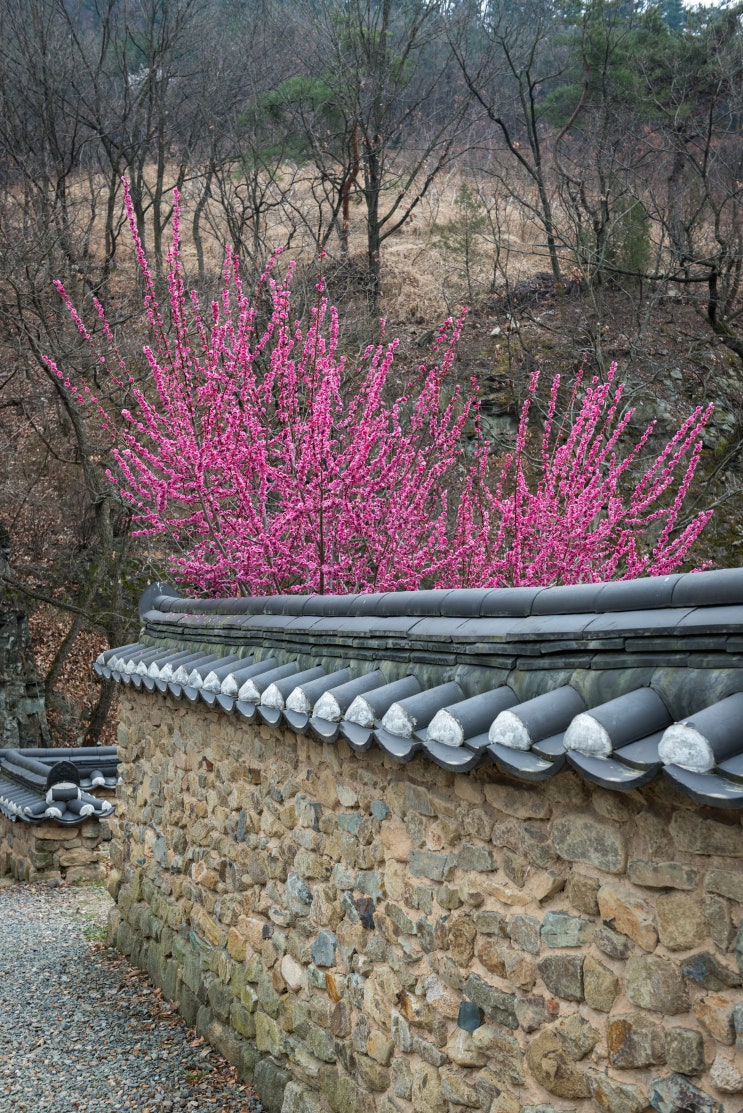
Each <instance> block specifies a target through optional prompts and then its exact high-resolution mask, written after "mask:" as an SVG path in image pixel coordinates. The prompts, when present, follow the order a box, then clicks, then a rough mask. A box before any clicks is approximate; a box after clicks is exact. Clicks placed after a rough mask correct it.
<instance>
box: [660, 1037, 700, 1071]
mask: <svg viewBox="0 0 743 1113" xmlns="http://www.w3.org/2000/svg"><path fill="white" fill-rule="evenodd" d="M666 1063H667V1064H668V1066H669V1067H670V1068H671V1070H672V1071H676V1073H677V1074H702V1073H703V1071H704V1069H705V1063H704V1039H703V1037H702V1033H701V1032H697V1031H695V1029H693V1028H669V1029H668V1030H667V1032H666Z"/></svg>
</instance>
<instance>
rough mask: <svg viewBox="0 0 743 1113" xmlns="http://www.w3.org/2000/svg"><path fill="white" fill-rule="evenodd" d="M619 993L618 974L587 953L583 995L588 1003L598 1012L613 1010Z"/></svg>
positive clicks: (584, 966)
mask: <svg viewBox="0 0 743 1113" xmlns="http://www.w3.org/2000/svg"><path fill="white" fill-rule="evenodd" d="M618 993H619V978H618V977H617V975H616V974H614V973H613V972H612V971H611V970H609V969H608V967H606V966H604V964H603V963H602V962H599V961H598V960H597V959H595V958H593V956H592V955H586V960H585V962H584V963H583V995H584V997H585V999H586V1004H587V1005H589V1006H590V1007H591V1008H592V1009H596V1010H597V1011H598V1012H602V1013H608V1012H611V1008H612V1005H613V1004H614V1001H615V999H616V997H617V994H618Z"/></svg>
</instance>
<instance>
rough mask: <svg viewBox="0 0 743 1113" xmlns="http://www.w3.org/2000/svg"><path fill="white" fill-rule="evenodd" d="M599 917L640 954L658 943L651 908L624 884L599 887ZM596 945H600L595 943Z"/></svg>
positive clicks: (650, 949) (653, 948)
mask: <svg viewBox="0 0 743 1113" xmlns="http://www.w3.org/2000/svg"><path fill="white" fill-rule="evenodd" d="M598 902H599V911H600V913H601V918H602V919H603V920H605V921H607V922H608V923H609V925H610V926H611V927H613V928H614V929H615V930H616V931H618V932H621V934H622V935H626V936H628V937H629V938H630V939H631V940H632V941H633V942H634V943H637V945H638V947H642V949H643V950H644V951H654V950H655V948H656V946H657V943H658V933H657V931H656V928H655V917H654V915H653V909H652V907H651V906H650V904H648V903H647V902H646V901H644V900H642V899H641V898H640V897H638V896H636V895H635V893H633V892H632V890H631V889H630V888H628V887H627V886H625V885H616V884H611V885H602V886H601V888H600V889H599V892H598ZM599 945H600V944H599Z"/></svg>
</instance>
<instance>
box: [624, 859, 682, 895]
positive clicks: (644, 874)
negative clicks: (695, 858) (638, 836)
mask: <svg viewBox="0 0 743 1113" xmlns="http://www.w3.org/2000/svg"><path fill="white" fill-rule="evenodd" d="M627 877H628V878H629V880H630V881H631V882H632V884H633V885H641V886H643V887H644V888H646V889H685V890H686V889H696V887H697V884H698V881H699V871H698V870H696V869H694V868H693V867H692V866H682V865H680V864H679V863H678V862H644V861H642V860H641V859H639V858H636V859H634V860H633V861H631V862H630V863H629V864H628V866H627Z"/></svg>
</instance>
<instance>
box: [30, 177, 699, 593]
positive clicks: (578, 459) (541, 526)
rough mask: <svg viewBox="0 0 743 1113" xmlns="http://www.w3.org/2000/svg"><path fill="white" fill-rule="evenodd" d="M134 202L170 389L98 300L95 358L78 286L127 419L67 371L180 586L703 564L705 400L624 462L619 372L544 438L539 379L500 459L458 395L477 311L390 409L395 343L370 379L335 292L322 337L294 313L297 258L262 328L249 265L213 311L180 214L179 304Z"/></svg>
mask: <svg viewBox="0 0 743 1113" xmlns="http://www.w3.org/2000/svg"><path fill="white" fill-rule="evenodd" d="M125 203H126V206H127V211H128V214H129V223H130V227H131V230H132V236H133V240H134V244H135V251H136V257H137V261H138V265H139V268H140V271H141V274H142V280H143V290H144V304H145V309H146V315H147V320H148V323H149V328H150V336H151V342H150V344H149V345H148V346H147V347H146V348H145V349H144V353H145V358H146V361H147V365H148V367H149V371H150V376H151V382H150V383H149V384H148V386H147V387H146V388H139V387H137V386H136V384H135V382H134V379H133V377H132V376H131V375H130V373H129V371H128V370H127V367H126V365H125V362H124V360H123V358H122V356H121V354H120V352H119V351H118V349H117V348H116V345H115V343H114V337H113V331H112V329H111V328H110V326H109V324H108V322H107V320H106V316H105V313H104V311H103V309H102V308H101V307H100V306H96V312H97V313H98V316H99V318H100V331H101V333H102V336H103V341H104V342H105V344H106V349H107V350H106V352H105V353H103V352H100V351H98V350H97V348H96V344H97V343H98V341H97V340H96V338H95V337H94V335H93V334H92V333H91V332H90V331H89V330H88V329H87V328H86V326H85V324H84V322H83V321H82V319H81V318H80V316H79V315H78V313H77V311H76V310H75V307H74V306H73V305H72V304H71V302H70V300H69V298H68V297H67V295H66V294H65V292H64V289H63V288H62V287H61V286H58V289H59V291H60V294H61V295H62V297H63V298H64V300H65V304H66V305H67V307H68V309H69V311H70V313H71V314H72V318H73V320H74V322H75V324H76V326H77V328H78V330H79V331H80V334H81V336H82V337H83V338H84V340H85V341H86V343H88V344H89V345H90V346H91V347H92V348H93V349H94V350H95V353H96V358H97V359H98V360H99V362H101V363H103V364H105V365H106V366H107V367H108V369H109V373H110V375H111V377H112V379H113V381H114V383H115V384H116V385H117V386H118V387H120V388H122V389H124V390H125V391H126V392H127V394H128V397H129V399H130V403H129V405H128V408H125V409H122V410H121V411H120V415H119V416H118V417H117V418H116V419H115V420H114V417H113V416H112V415H110V414H108V413H107V412H106V410H105V409H104V407H103V406H102V404H101V403H100V402H99V401H98V399H97V397H96V396H94V395H93V394H92V392H91V391H90V390H89V388H88V387H87V386H86V385H82V386H77V385H76V383H75V379H74V376H73V375H72V374H70V373H67V372H64V371H62V370H60V369H59V368H57V367H56V366H55V365H54V364H50V366H51V367H52V368H53V370H54V371H55V373H56V374H58V375H59V377H60V379H61V380H62V382H63V383H64V384H65V386H66V387H67V389H68V390H69V391H70V392H71V393H72V394H73V395H74V396H75V398H76V400H77V401H78V403H79V404H80V405H81V406H84V407H86V408H88V409H89V410H91V411H92V412H94V413H95V415H96V417H97V419H98V420H99V422H100V423H101V424H102V425H103V426H104V428H106V429H108V430H109V432H110V435H111V436H112V439H113V443H112V448H111V457H112V464H111V467H110V470H109V474H110V477H111V480H112V482H113V483H115V484H116V486H117V487H118V489H119V491H120V493H121V496H122V497H123V498H124V499H125V500H126V501H127V502H128V503H129V504H131V506H132V507H133V510H134V514H135V521H136V526H137V532H138V533H139V534H143V535H149V536H154V537H161V538H167V539H168V542H169V546H170V551H171V552H172V556H171V557H170V563H171V571H172V574H173V575H174V576H175V578H176V579H177V580H178V581H179V582H180V583H182V584H184V585H186V586H188V587H189V588H191V589H196V590H197V591H200V592H204V593H207V594H220V595H225V594H234V593H235V592H245V593H250V594H265V593H278V592H287V591H288V592H320V593H323V592H333V593H344V592H368V591H396V590H400V589H415V588H419V587H422V586H433V587H465V586H483V587H485V586H505V585H509V584H553V583H568V582H587V581H599V580H603V579H610V578H617V577H628V576H638V575H646V574H651V575H652V574H664V573H666V572H668V571H670V570H671V569H672V568H676V567H678V565H679V564H680V563H681V562H683V561H684V560H685V559H686V557H687V555H688V552H689V549H690V547H691V545H692V544H693V543H694V541H695V540H696V538H697V537H698V535H699V533H700V532H701V530H702V529H703V528H704V525H705V524H706V522H707V520H708V518H709V514H708V513H702V514H698V515H696V516H695V517H694V518H693V519H692V520H691V522H689V523H688V524H687V525H686V526H685V528H684V529H683V530H679V529H678V521H679V515H680V513H681V510H682V505H683V502H684V499H685V497H686V494H687V492H688V490H689V486H690V484H691V482H692V479H693V476H694V473H695V470H696V468H697V466H698V463H699V459H700V454H701V449H702V441H701V437H702V433H703V430H704V427H705V423H706V421H707V420H708V418H709V413H710V410H709V409H708V410H706V411H703V410H702V409H701V408H697V409H696V410H695V411H694V412H693V413H692V414H691V415H690V416H689V418H688V419H687V420H686V421H685V422H684V423H683V425H682V426H681V427H680V429H679V430H678V432H677V433H676V434H675V435H674V437H673V438H672V439H671V440H670V441H669V443H668V444H667V445H666V446H665V447H664V448H663V450H662V451H661V452H660V453H659V454H658V455H657V456H655V457H653V458H652V459H651V462H650V463H649V464H646V463H645V464H644V463H643V458H644V457H646V455H647V454H648V452H649V444H650V440H651V437H652V435H653V426H652V425H651V426H649V427H648V428H647V429H646V430H645V432H644V433H643V435H642V436H641V437H640V438H639V440H637V442H636V443H634V444H630V446H629V447H628V448H627V449H624V450H623V445H624V442H625V440H626V439H627V432H628V425H629V422H630V420H631V416H632V411H631V410H629V411H626V412H623V411H622V384H621V383H617V382H616V381H615V377H616V369H615V368H612V369H611V372H610V373H609V376H608V378H607V380H606V382H603V383H602V382H599V381H598V380H593V381H592V382H591V383H589V384H588V385H587V386H585V387H584V385H583V382H582V373H579V374H578V376H577V377H576V379H575V381H574V383H573V384H572V390H571V392H570V399H569V403H568V407H567V411H566V413H573V412H574V413H575V417H574V419H573V420H572V421H571V422H569V421H568V420H567V418H566V417H565V416H563V418H562V420H560V418H559V415H558V396H559V388H560V380H559V377H555V378H554V379H553V381H552V384H551V388H550V394H549V403H548V406H547V414H546V418H545V420H544V421H543V422H542V424H541V429H540V430H535V429H534V428H533V424H534V423H533V420H532V415H533V413H534V410H535V406H534V403H535V399H536V394H537V390H538V387H539V375H538V374H535V375H533V376H532V379H531V383H530V387H529V393H528V396H527V399H526V402H525V403H524V406H523V408H522V412H521V417H520V422H519V427H518V433H517V437H516V444H515V448H514V451H513V452H512V453H511V454H510V455H508V456H507V457H506V458H505V460H504V462H503V464H502V465H501V466H500V467H499V468H498V467H496V466H495V465H494V463H493V461H492V460H491V458H490V455H489V451H488V446H487V444H486V442H485V441H484V440H483V439H482V437H481V435H480V424H479V412H478V402H477V390H476V386H475V384H474V383H472V384H470V386H469V388H466V389H464V388H463V389H460V388H459V387H456V386H455V385H454V374H453V364H454V360H455V355H456V347H457V342H458V339H459V335H460V332H461V329H462V325H463V319H462V318H460V319H459V320H456V321H455V320H449V321H446V322H445V323H444V324H443V325H442V326H441V328H440V330H439V332H438V334H437V338H436V341H435V345H434V351H433V355H432V358H431V360H430V362H428V363H425V364H423V365H421V366H420V367H419V368H418V369H417V372H416V373H415V374H414V375H413V376H412V379H411V381H410V383H409V384H408V387H407V388H406V391H405V393H404V394H403V395H402V396H400V397H396V398H392V400H389V399H390V395H391V393H392V391H391V381H392V374H393V368H394V366H395V359H396V355H397V348H398V344H397V341H396V340H393V341H391V342H390V343H386V344H385V343H379V344H377V345H371V346H370V347H369V348H367V350H366V352H365V353H364V354H363V356H362V358H361V359H360V360H359V362H358V364H357V365H356V366H354V367H352V368H351V367H350V366H349V365H348V363H347V360H346V359H345V357H343V356H342V355H341V354H340V351H339V321H338V315H337V312H336V310H335V309H334V308H332V307H331V306H330V305H329V304H328V300H327V298H326V296H325V293H324V287H323V283H322V281H320V282H319V283H318V286H317V302H316V304H315V306H314V307H313V309H312V312H311V314H310V319H309V323H308V325H307V327H306V328H303V327H302V326H301V325H300V323H299V322H297V321H294V320H293V319H292V315H291V278H292V273H293V265H291V264H290V265H289V267H288V269H287V273H286V276H285V277H284V278H278V277H276V276H275V274H274V272H273V270H272V268H271V267H269V269H268V271H267V273H266V274H265V275H264V276H263V278H262V279H261V287H262V294H263V297H264V298H268V300H269V303H270V307H271V312H270V314H269V315H268V319H267V321H266V323H265V324H262V323H260V321H259V317H258V313H257V309H256V303H255V302H254V301H251V300H250V298H248V296H247V295H246V294H245V292H244V290H243V287H242V283H241V280H240V271H239V266H238V261H237V258H236V257H235V256H234V254H233V253H231V252H228V253H227V256H226V259H225V265H224V271H223V282H222V288H221V291H220V294H219V297H218V298H217V299H215V300H214V301H213V302H212V303H211V304H210V305H209V306H208V307H202V305H201V303H200V301H199V298H198V295H197V294H196V293H195V292H194V291H188V290H187V288H186V283H185V279H184V273H183V266H182V261H181V254H180V213H179V209H178V205H177V204H176V209H175V216H174V231H173V242H172V246H171V249H170V252H169V255H168V265H169V275H168V309H167V313H164V312H163V310H162V309H161V307H160V304H159V302H158V298H157V295H156V290H155V285H154V282H153V280H152V277H151V275H150V272H149V269H148V266H147V260H146V258H145V255H144V252H143V250H142V246H141V243H140V241H139V239H138V236H137V231H136V222H135V220H134V215H133V211H132V205H131V199H130V197H129V193H128V191H126V193H125ZM122 419H123V425H122ZM473 423H474V427H475V435H474V438H473V437H472V436H471V434H470V435H468V433H467V430H468V429H470V428H471V426H472V424H473ZM535 439H536V442H537V445H538V447H537V450H536V451H534V442H535Z"/></svg>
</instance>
